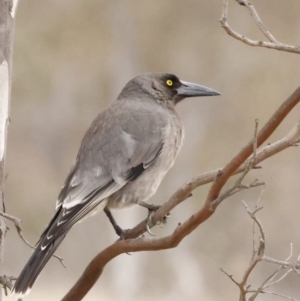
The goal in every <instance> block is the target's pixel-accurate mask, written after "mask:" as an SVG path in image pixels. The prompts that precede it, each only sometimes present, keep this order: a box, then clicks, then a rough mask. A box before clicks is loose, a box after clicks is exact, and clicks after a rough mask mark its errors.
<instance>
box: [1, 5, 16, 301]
mask: <svg viewBox="0 0 300 301" xmlns="http://www.w3.org/2000/svg"><path fill="white" fill-rule="evenodd" d="M12 8H13V1H12V0H0V211H1V212H5V203H4V184H5V154H6V142H7V127H8V124H9V108H10V94H11V78H12V77H11V70H12V44H13V31H14V19H13V16H12ZM6 230H7V227H6V222H5V219H4V218H3V217H2V216H0V275H1V274H2V265H3V253H4V238H5V233H6ZM1 300H2V290H0V301H1Z"/></svg>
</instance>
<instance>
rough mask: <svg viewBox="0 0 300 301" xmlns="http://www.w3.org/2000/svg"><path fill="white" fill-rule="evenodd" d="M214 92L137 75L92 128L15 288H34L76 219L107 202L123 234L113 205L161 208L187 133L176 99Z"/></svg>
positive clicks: (169, 77)
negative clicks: (158, 197)
mask: <svg viewBox="0 0 300 301" xmlns="http://www.w3.org/2000/svg"><path fill="white" fill-rule="evenodd" d="M214 95H220V93H219V92H217V91H215V90H213V89H210V88H208V87H205V86H202V85H198V84H194V83H190V82H186V81H182V80H180V79H179V78H178V77H177V76H176V75H174V74H170V73H145V74H141V75H138V76H136V77H134V78H133V79H131V80H130V81H129V82H128V83H127V84H126V85H125V87H124V88H123V90H122V91H121V93H120V94H119V96H118V97H117V99H116V100H115V101H113V102H112V103H111V104H110V105H109V106H108V107H107V108H106V109H104V110H103V111H102V112H100V114H99V115H98V116H97V117H96V118H95V119H94V121H93V122H92V124H91V126H90V127H89V129H88V130H87V132H86V134H85V136H84V138H83V140H82V142H81V146H80V148H79V151H78V154H77V157H76V160H75V163H74V165H73V166H72V168H71V170H70V173H69V175H68V176H67V178H66V180H65V183H64V186H63V187H62V189H61V191H60V193H59V196H58V200H57V202H56V211H55V214H54V216H53V217H52V219H51V221H50V223H49V225H48V226H47V227H46V229H45V230H44V232H43V233H42V235H41V237H40V239H39V241H38V242H37V244H36V248H35V250H34V252H33V254H32V256H31V257H30V259H29V261H28V262H27V264H26V265H25V267H24V268H23V270H22V272H21V273H20V276H19V277H18V279H17V280H16V282H15V284H14V287H13V293H15V294H18V295H19V296H25V295H26V294H28V293H29V291H30V290H31V288H32V286H33V284H34V283H35V281H36V279H37V278H38V276H39V274H40V273H41V271H42V270H43V268H44V267H45V265H46V264H47V262H48V261H49V259H50V258H51V256H52V255H53V254H54V252H55V251H56V249H57V248H58V246H59V245H60V244H61V242H62V241H63V239H64V238H65V236H66V235H67V233H68V232H69V230H70V229H71V227H72V226H74V225H75V224H76V223H77V222H78V221H79V220H81V219H82V218H83V217H85V216H86V215H88V214H89V213H90V212H91V211H93V209H95V208H96V207H100V208H102V209H104V212H105V213H106V215H107V216H108V218H109V220H110V221H111V223H112V225H113V227H114V229H115V231H116V233H117V234H118V235H119V236H120V237H121V239H122V238H123V237H124V235H123V234H124V231H123V230H122V229H121V227H119V226H118V224H117V223H116V221H115V219H114V217H113V215H112V213H111V211H110V210H111V209H113V208H122V207H125V206H129V205H132V204H138V205H141V206H143V207H145V208H147V209H148V210H149V213H151V212H153V211H155V210H156V209H157V208H158V207H159V206H156V205H153V204H151V203H148V200H149V199H150V197H152V196H153V195H154V193H155V192H156V190H157V188H158V186H159V185H160V183H161V181H162V179H163V178H164V176H165V174H166V173H167V171H168V170H169V169H170V167H171V166H172V165H173V163H174V161H175V158H176V156H177V154H178V152H179V150H180V148H181V146H182V143H183V138H184V128H183V124H182V121H181V119H180V117H179V115H178V113H177V112H176V111H175V105H177V104H178V103H179V102H180V101H182V100H183V99H184V98H189V97H197V96H214ZM148 217H149V215H148ZM147 224H148V220H147Z"/></svg>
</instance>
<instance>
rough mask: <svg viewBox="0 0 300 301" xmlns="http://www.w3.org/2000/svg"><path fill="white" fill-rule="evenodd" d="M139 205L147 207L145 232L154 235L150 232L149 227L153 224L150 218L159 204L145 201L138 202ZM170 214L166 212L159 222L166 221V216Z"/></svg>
mask: <svg viewBox="0 0 300 301" xmlns="http://www.w3.org/2000/svg"><path fill="white" fill-rule="evenodd" d="M138 204H139V205H140V206H142V207H144V208H147V209H148V217H147V222H146V229H147V232H148V233H149V234H150V235H152V236H154V234H153V233H152V232H151V230H150V228H151V227H152V226H154V225H153V222H152V218H153V215H154V213H155V211H156V210H157V209H159V208H160V207H161V206H160V205H154V204H150V203H147V202H143V201H141V202H139V203H138ZM169 216H170V213H168V214H167V215H166V216H164V217H163V219H162V220H161V222H162V223H163V224H165V223H166V222H167V218H168V217H169Z"/></svg>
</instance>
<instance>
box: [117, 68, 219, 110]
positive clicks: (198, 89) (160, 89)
mask: <svg viewBox="0 0 300 301" xmlns="http://www.w3.org/2000/svg"><path fill="white" fill-rule="evenodd" d="M145 92H146V93H147V94H150V95H152V96H154V97H155V98H156V99H158V100H159V101H167V102H171V103H172V104H173V105H175V104H177V103H178V102H179V101H181V100H182V99H184V98H186V97H197V96H214V95H220V93H219V92H217V91H215V90H213V89H210V88H208V87H205V86H201V85H198V84H194V83H189V82H185V81H182V80H180V79H179V78H178V77H177V76H176V75H174V74H169V73H145V74H141V75H138V76H136V77H134V78H133V79H132V80H131V81H129V82H128V84H127V85H126V86H125V88H124V90H123V92H122V93H121V94H123V95H122V96H124V94H131V93H136V94H139V93H143V94H144V93H145ZM127 96H129V95H127Z"/></svg>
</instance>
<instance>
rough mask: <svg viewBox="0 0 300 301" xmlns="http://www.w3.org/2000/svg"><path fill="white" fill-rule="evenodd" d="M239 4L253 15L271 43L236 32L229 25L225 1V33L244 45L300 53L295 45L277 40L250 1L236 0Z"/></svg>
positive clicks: (223, 21) (226, 0) (223, 11)
mask: <svg viewBox="0 0 300 301" xmlns="http://www.w3.org/2000/svg"><path fill="white" fill-rule="evenodd" d="M236 1H237V2H238V3H239V4H241V5H243V6H245V7H246V8H247V10H248V11H249V13H250V14H251V16H252V18H253V20H254V22H255V23H256V25H257V26H258V28H259V29H260V30H261V32H262V33H263V34H264V35H265V37H266V38H267V39H268V40H269V41H261V40H252V39H249V38H247V37H245V36H244V35H242V34H240V33H238V32H236V31H234V30H233V29H232V28H231V27H230V26H229V24H228V21H227V20H228V0H223V9H222V17H221V19H220V22H221V25H222V27H223V28H224V29H225V31H226V32H227V33H228V34H229V35H230V36H231V37H233V38H235V39H236V40H239V41H242V42H243V43H245V44H247V45H250V46H258V47H265V48H270V49H276V50H281V51H286V52H292V53H300V47H299V46H294V45H287V44H284V43H281V42H279V41H277V40H276V38H275V37H274V36H273V35H272V33H271V32H270V31H269V30H268V28H267V27H266V26H265V25H264V23H263V22H262V20H261V18H260V17H259V15H258V13H257V11H256V9H255V7H254V5H253V4H251V3H250V2H249V1H248V0H236Z"/></svg>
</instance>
